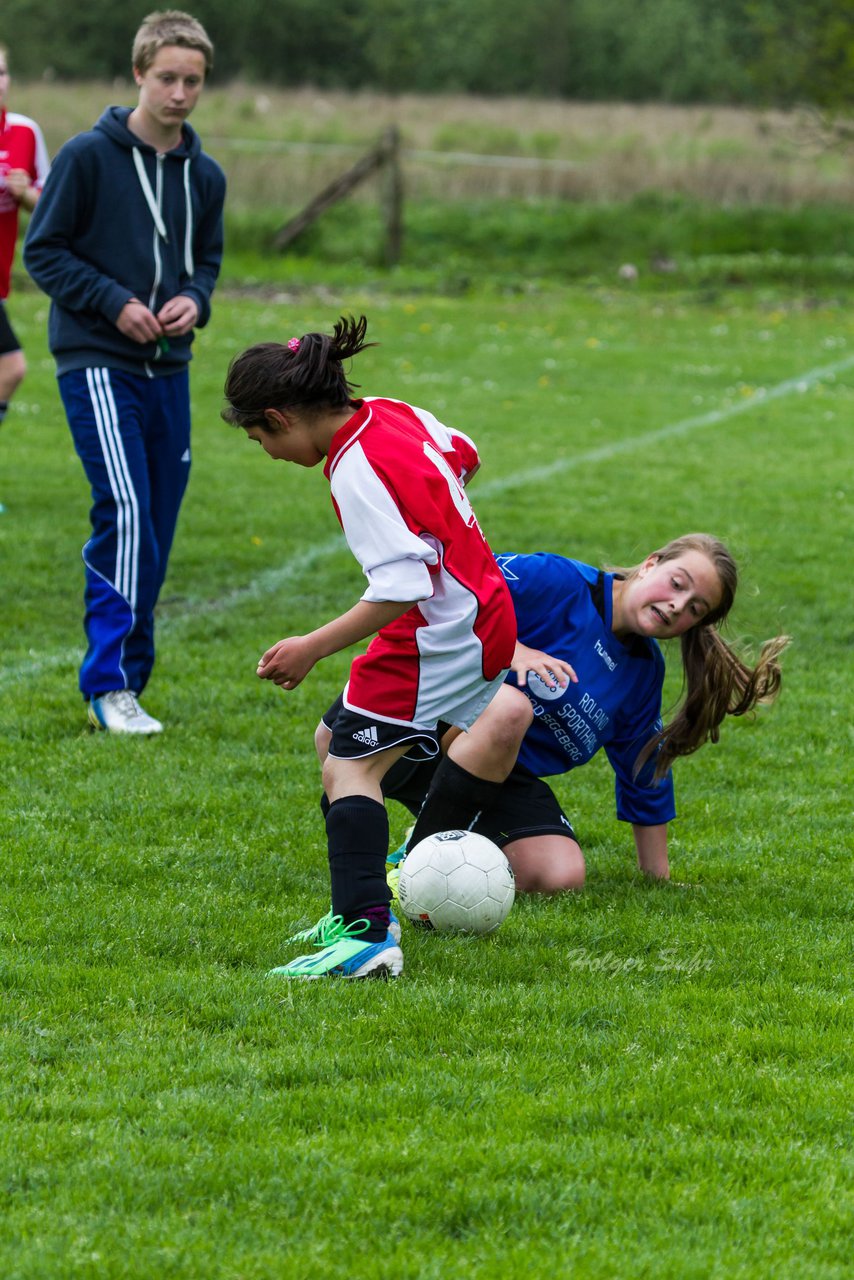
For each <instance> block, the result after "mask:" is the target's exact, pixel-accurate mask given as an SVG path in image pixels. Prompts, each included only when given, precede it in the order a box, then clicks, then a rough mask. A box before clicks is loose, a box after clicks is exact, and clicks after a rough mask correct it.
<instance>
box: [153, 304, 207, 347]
mask: <svg viewBox="0 0 854 1280" xmlns="http://www.w3.org/2000/svg"><path fill="white" fill-rule="evenodd" d="M198 318H199V308H198V304H197V303H196V302H194V301H193V299H192V298H188V297H187V295H186V294H185V293H179V294H178V295H177V296H176V297H174V298H170V299H169V301H168V302H167V303H164V305H163V306H162V307H161V308H160V310H159V311H158V313H157V319H158V320H159V321H160V323H161V324H162V325H163V332H164V333H166V334H169V335H170V336H171V337H173V338H178V337H181V335H182V334H185V333H189V332H190V330H191V329H192V328H193V326H194V324H195V323H196V321H197V320H198Z"/></svg>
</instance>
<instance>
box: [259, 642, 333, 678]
mask: <svg viewBox="0 0 854 1280" xmlns="http://www.w3.org/2000/svg"><path fill="white" fill-rule="evenodd" d="M318 657H319V655H318V654H317V653H315V650H314V646H313V645H312V643H311V641H310V638H309V637H308V636H288V637H287V639H285V640H280V641H279V642H278V644H274V645H273V647H272V649H268V650H267V652H266V653H264V654H262V655H261V660H260V662H259V663H258V670H257V675H258V678H259V679H260V680H272V681H273V683H274V684H277V685H278V686H279V688H280V689H295V688H296V687H297V685H298V684H300V683H301V682H302V681H303V680H304V679H305V677H306V676H307V675H308V673H309V671H311V668H312V667H313V666H314V664H315V663H316V662H317V659H318Z"/></svg>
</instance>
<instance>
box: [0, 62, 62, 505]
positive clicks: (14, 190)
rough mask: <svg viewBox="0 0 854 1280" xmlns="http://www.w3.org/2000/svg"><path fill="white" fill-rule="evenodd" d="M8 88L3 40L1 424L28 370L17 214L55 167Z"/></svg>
mask: <svg viewBox="0 0 854 1280" xmlns="http://www.w3.org/2000/svg"><path fill="white" fill-rule="evenodd" d="M8 92H9V55H8V51H7V49H6V47H5V45H2V44H0V422H2V421H3V419H4V418H5V416H6V410H7V409H8V408H9V401H10V400H11V399H12V396H13V395H14V393H15V391H16V389H17V388H18V387H19V386H20V383H21V381H22V379H23V377H24V374H25V373H26V371H27V365H26V361H25V360H24V353H23V352H22V350H21V344H20V342H19V341H18V339H17V337H16V336H15V331H14V330H13V328H12V326H11V324H10V323H9V317H8V316H7V314H6V298H7V297H8V296H9V283H10V278H11V275H12V261H13V259H14V257H15V244H16V242H17V239H18V212H19V210H20V209H26V210H27V212H30V211H32V210H33V209H34V208H35V205H36V201H37V200H38V198H39V196H40V195H41V190H42V186H43V185H44V180H45V178H46V177H47V172H48V169H49V167H50V166H49V163H48V156H47V147H46V146H45V143H44V138H43V137H42V132H41V129H40V128H39V126H38V125H37V124H36V122H35V120H30V119H29V117H28V116H21V115H17V114H16V113H15V112H13V111H7V109H6V97H7V95H8ZM2 509H3V508H2V506H0V511H2Z"/></svg>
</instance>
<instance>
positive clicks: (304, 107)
mask: <svg viewBox="0 0 854 1280" xmlns="http://www.w3.org/2000/svg"><path fill="white" fill-rule="evenodd" d="M134 100H135V91H134V88H133V86H132V84H131V83H130V82H129V81H127V82H126V81H119V82H116V83H114V84H111V85H107V84H98V83H86V84H73V85H71V84H69V85H62V84H57V83H52V84H30V85H22V84H17V83H16V84H15V85H14V86H13V95H12V105H13V106H14V108H15V109H16V110H20V111H24V112H26V113H27V114H30V115H32V116H34V117H35V119H37V120H38V121H39V123H40V124H41V126H42V128H43V129H44V132H45V136H46V138H47V141H48V147H49V149H50V151H51V153H55V152H56V150H57V149H58V148H59V146H61V144H62V142H64V141H65V139H66V138H67V137H70V136H71V135H72V134H74V133H77V132H80V131H81V130H83V129H87V128H89V127H90V126H91V124H92V122H93V121H94V120H95V119H96V118H97V117H98V115H99V114H100V113H101V111H102V110H103V108H104V106H105V105H107V104H108V103H111V102H119V103H122V102H124V103H127V104H131V103H132V102H133V101H134ZM194 124H195V125H196V127H197V128H198V129H199V132H200V133H201V134H202V136H203V138H204V140H205V143H206V146H207V147H208V149H209V150H210V151H211V153H212V154H213V155H215V156H216V157H217V158H218V159H219V160H220V162H221V163H222V165H223V167H224V168H225V170H226V172H227V174H228V178H229V187H230V202H231V205H232V207H233V208H234V209H237V210H239V209H246V208H250V207H253V206H254V207H279V208H282V209H286V208H287V209H291V208H293V207H294V206H296V205H299V204H300V203H302V202H304V201H305V200H306V199H307V198H309V197H310V196H311V195H313V194H314V193H316V192H317V191H318V190H319V189H320V188H322V187H323V186H324V185H325V184H326V183H328V182H330V181H331V180H332V179H333V178H334V177H336V176H337V175H338V174H340V173H341V172H342V171H343V170H344V169H346V168H347V167H348V165H349V164H351V163H352V162H353V160H354V159H355V158H356V156H357V155H358V154H359V153H360V152H361V151H362V150H364V149H366V148H367V147H369V146H371V145H372V144H373V142H374V141H375V140H376V138H377V136H378V134H379V133H380V132H381V131H382V130H383V129H384V128H386V127H387V126H388V125H390V124H395V125H397V126H398V128H399V129H400V131H401V137H402V143H403V148H404V151H403V162H404V172H405V180H406V185H407V190H408V193H409V195H410V196H411V197H413V198H416V199H417V198H418V197H419V196H423V197H425V198H426V197H430V198H437V197H442V196H444V197H445V198H447V199H449V200H466V199H470V198H487V197H493V198H495V197H498V198H500V197H508V198H509V197H513V198H531V199H534V198H543V197H545V198H547V197H553V198H554V197H557V198H564V199H568V200H620V199H629V198H631V197H633V196H637V195H639V194H642V193H644V192H648V191H653V192H656V193H662V192H674V193H678V194H681V195H686V196H691V197H694V198H697V199H701V200H708V201H712V202H715V203H738V204H744V203H747V204H777V205H784V206H786V205H793V204H799V203H820V202H824V201H836V202H841V203H848V202H851V201H852V200H854V158H852V155H851V153H850V150H849V152H845V151H844V150H842V149H834V148H833V147H831V146H829V145H828V138H827V135H826V134H824V133H823V132H822V130H821V128H820V127H817V126H816V121H815V118H814V117H810V116H807V115H806V114H804V113H798V112H780V111H764V112H759V111H751V110H746V109H740V108H728V107H704V106H692V107H679V106H665V105H658V104H648V105H643V104H641V105H637V104H625V103H583V102H563V101H542V100H534V99H527V98H481V97H469V96H465V95H445V96H436V97H427V96H424V95H400V96H392V95H388V94H375V93H368V92H364V93H344V92H339V91H334V92H333V91H329V92H326V91H323V92H321V91H319V90H316V89H310V88H305V89H295V90H290V91H286V90H280V89H270V88H265V87H263V86H251V85H246V84H242V83H235V84H231V85H228V86H225V87H221V88H220V87H217V86H216V84H215V83H214V84H213V85H211V86H209V87H208V89H207V92H206V94H205V95H204V96H203V98H202V100H201V102H200V105H199V107H198V108H197V111H196V114H195V116H194ZM362 195H363V196H364V197H367V198H371V199H372V198H374V195H373V193H372V192H371V190H370V189H368V190H366V191H365V192H363V193H362ZM357 198H358V193H357Z"/></svg>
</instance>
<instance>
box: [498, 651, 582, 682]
mask: <svg viewBox="0 0 854 1280" xmlns="http://www.w3.org/2000/svg"><path fill="white" fill-rule="evenodd" d="M510 670H511V671H515V673H516V682H517V684H518V685H519V687H520V689H522V688H524V687H525V685H526V684H527V682H528V672H529V671H533V672H534V674H535V675H538V676H539V677H540V679H541V680H542V681H543V682H544V683H545V684H547V685H548V686H549V687H550V688H552V689H555V688H557V687H558V685H559V686H560V687H561V689H565V688H566V686H567V685H568V684H569V682H570V681H572V683H573V684H577V683H578V676H577V675H576V674H575V669H574V668H573V667H571V666H570V664H569V663H568V662H564V660H563V658H555V657H553V656H552V655H551V654H550V653H543V652H542V650H541V649H529V648H528V646H527V645H526V644H520V643H519V642H518V641H517V642H516V649H515V652H514V654H513V660H512V662H511V663H510Z"/></svg>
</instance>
